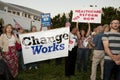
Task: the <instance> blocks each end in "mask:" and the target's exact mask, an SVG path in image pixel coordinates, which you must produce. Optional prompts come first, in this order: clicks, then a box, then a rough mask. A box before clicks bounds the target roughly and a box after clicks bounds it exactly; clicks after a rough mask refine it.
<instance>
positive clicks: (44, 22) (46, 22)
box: [41, 13, 51, 27]
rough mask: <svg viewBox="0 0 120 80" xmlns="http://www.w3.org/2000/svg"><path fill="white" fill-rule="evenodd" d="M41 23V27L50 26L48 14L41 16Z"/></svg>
mask: <svg viewBox="0 0 120 80" xmlns="http://www.w3.org/2000/svg"><path fill="white" fill-rule="evenodd" d="M41 23H42V27H48V26H51V18H50V13H44V14H41Z"/></svg>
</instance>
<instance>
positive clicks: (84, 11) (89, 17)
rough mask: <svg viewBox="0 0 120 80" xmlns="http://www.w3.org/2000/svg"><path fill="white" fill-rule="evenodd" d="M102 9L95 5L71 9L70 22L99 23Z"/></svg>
mask: <svg viewBox="0 0 120 80" xmlns="http://www.w3.org/2000/svg"><path fill="white" fill-rule="evenodd" d="M101 13H102V10H101V9H99V8H97V7H88V8H86V7H84V8H81V9H77V10H73V17H72V22H84V23H101Z"/></svg>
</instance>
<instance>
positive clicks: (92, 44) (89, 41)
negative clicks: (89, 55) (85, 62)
mask: <svg viewBox="0 0 120 80" xmlns="http://www.w3.org/2000/svg"><path fill="white" fill-rule="evenodd" d="M88 43H89V44H90V45H91V46H92V47H95V44H94V43H92V41H91V40H90V39H88Z"/></svg>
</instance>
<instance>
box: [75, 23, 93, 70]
mask: <svg viewBox="0 0 120 80" xmlns="http://www.w3.org/2000/svg"><path fill="white" fill-rule="evenodd" d="M90 32H91V29H90V24H89V23H88V31H87V33H85V30H81V31H80V38H79V40H78V65H77V69H78V71H79V72H80V71H81V63H82V60H84V68H83V69H84V72H87V62H88V53H89V44H88V41H87V39H88V38H89V37H90Z"/></svg>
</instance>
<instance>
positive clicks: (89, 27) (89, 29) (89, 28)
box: [86, 23, 91, 36]
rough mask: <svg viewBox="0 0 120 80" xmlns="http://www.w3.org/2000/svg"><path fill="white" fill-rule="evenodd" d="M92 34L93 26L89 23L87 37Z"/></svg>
mask: <svg viewBox="0 0 120 80" xmlns="http://www.w3.org/2000/svg"><path fill="white" fill-rule="evenodd" d="M90 32H91V26H90V23H88V30H87V34H86V36H89V35H90Z"/></svg>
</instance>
